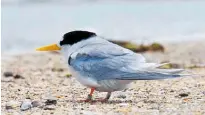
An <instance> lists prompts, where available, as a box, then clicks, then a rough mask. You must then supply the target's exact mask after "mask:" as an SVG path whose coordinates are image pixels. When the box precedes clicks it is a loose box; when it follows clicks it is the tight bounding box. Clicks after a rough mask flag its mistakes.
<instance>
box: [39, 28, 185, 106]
mask: <svg viewBox="0 0 205 115" xmlns="http://www.w3.org/2000/svg"><path fill="white" fill-rule="evenodd" d="M36 50H37V51H54V50H59V51H60V52H61V54H62V55H64V58H65V60H66V61H67V64H68V66H67V67H68V69H69V70H70V71H71V74H72V75H73V76H74V77H75V78H76V79H77V81H78V82H80V83H81V84H82V85H84V86H86V87H87V88H90V93H89V94H88V96H87V98H86V99H85V100H84V101H85V102H90V101H92V100H93V92H94V91H99V92H107V95H106V97H105V98H103V99H102V102H106V101H108V100H109V98H110V97H111V93H112V92H114V91H121V90H125V89H126V88H128V87H129V85H130V84H131V83H132V82H133V81H136V80H160V79H169V78H178V77H181V76H183V75H180V73H181V72H182V71H184V69H160V68H159V67H160V66H162V65H164V64H166V63H162V64H159V63H149V62H147V61H146V59H145V57H144V56H143V55H142V54H140V53H135V52H133V51H131V50H129V49H126V48H123V47H121V46H119V45H117V44H115V43H113V42H110V41H109V40H107V39H105V38H104V37H102V36H99V35H97V34H96V33H95V32H91V31H86V30H74V31H70V32H67V33H65V34H64V35H63V36H62V38H61V39H60V41H59V42H58V43H55V44H51V45H47V46H43V47H39V48H37V49H36Z"/></svg>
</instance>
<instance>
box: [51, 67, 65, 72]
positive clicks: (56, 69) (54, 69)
mask: <svg viewBox="0 0 205 115" xmlns="http://www.w3.org/2000/svg"><path fill="white" fill-rule="evenodd" d="M51 70H52V71H53V72H55V71H57V72H63V71H64V69H63V68H52V69H51Z"/></svg>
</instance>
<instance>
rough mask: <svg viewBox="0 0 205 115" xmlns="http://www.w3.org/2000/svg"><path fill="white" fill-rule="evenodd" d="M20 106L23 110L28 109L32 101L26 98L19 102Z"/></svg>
mask: <svg viewBox="0 0 205 115" xmlns="http://www.w3.org/2000/svg"><path fill="white" fill-rule="evenodd" d="M20 107H21V108H20V109H21V111H25V110H28V109H30V108H32V107H33V105H32V102H31V100H30V99H26V100H24V101H23V102H22V104H21V106H20Z"/></svg>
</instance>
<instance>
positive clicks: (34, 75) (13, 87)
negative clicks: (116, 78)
mask: <svg viewBox="0 0 205 115" xmlns="http://www.w3.org/2000/svg"><path fill="white" fill-rule="evenodd" d="M164 46H165V52H164V53H162V52H155V53H154V52H146V53H142V54H143V55H144V56H145V57H146V59H147V60H148V61H149V62H158V63H162V62H171V63H174V64H175V65H177V67H184V68H186V70H188V71H189V72H191V73H195V74H199V75H197V76H191V77H183V78H177V79H166V80H156V81H135V82H133V83H132V85H131V87H130V88H129V89H127V90H124V91H118V92H113V93H112V96H111V98H110V100H109V101H108V102H107V103H101V102H93V103H80V102H78V100H81V99H85V98H86V97H87V94H88V93H89V89H88V88H86V87H84V86H83V85H81V84H80V83H79V82H78V81H76V79H75V76H71V77H69V76H68V74H69V71H68V70H67V67H66V66H67V65H66V63H65V62H64V60H63V57H62V56H61V55H60V54H58V53H54V52H34V53H30V54H21V55H13V56H11V55H5V54H4V55H2V60H1V62H2V65H1V67H2V69H1V73H2V75H1V76H2V77H1V84H2V85H1V93H2V94H1V102H2V103H1V107H2V111H1V113H2V115H22V114H23V115H27V114H29V115H30V114H32V115H49V114H54V115H73V114H77V115H78V114H85V115H92V114H94V115H103V114H107V115H135V114H140V115H158V114H160V115H176V114H180V115H204V114H205V50H204V47H205V41H194V42H183V43H167V44H164ZM8 71H9V72H12V73H13V74H14V75H13V76H16V75H17V74H18V75H20V77H11V76H10V77H5V76H4V75H3V73H4V72H8ZM105 95H106V93H103V92H97V91H96V92H95V93H94V99H95V98H104V97H105ZM26 99H27V100H30V101H31V102H35V103H36V107H30V109H28V110H25V111H22V110H21V107H20V105H21V104H22V102H24V101H25V100H26ZM49 99H50V100H53V101H51V102H50V103H49V104H48V103H47V104H46V102H47V101H48V100H49Z"/></svg>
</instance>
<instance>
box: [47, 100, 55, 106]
mask: <svg viewBox="0 0 205 115" xmlns="http://www.w3.org/2000/svg"><path fill="white" fill-rule="evenodd" d="M45 104H46V105H55V104H57V100H56V99H47V100H46V102H45Z"/></svg>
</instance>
